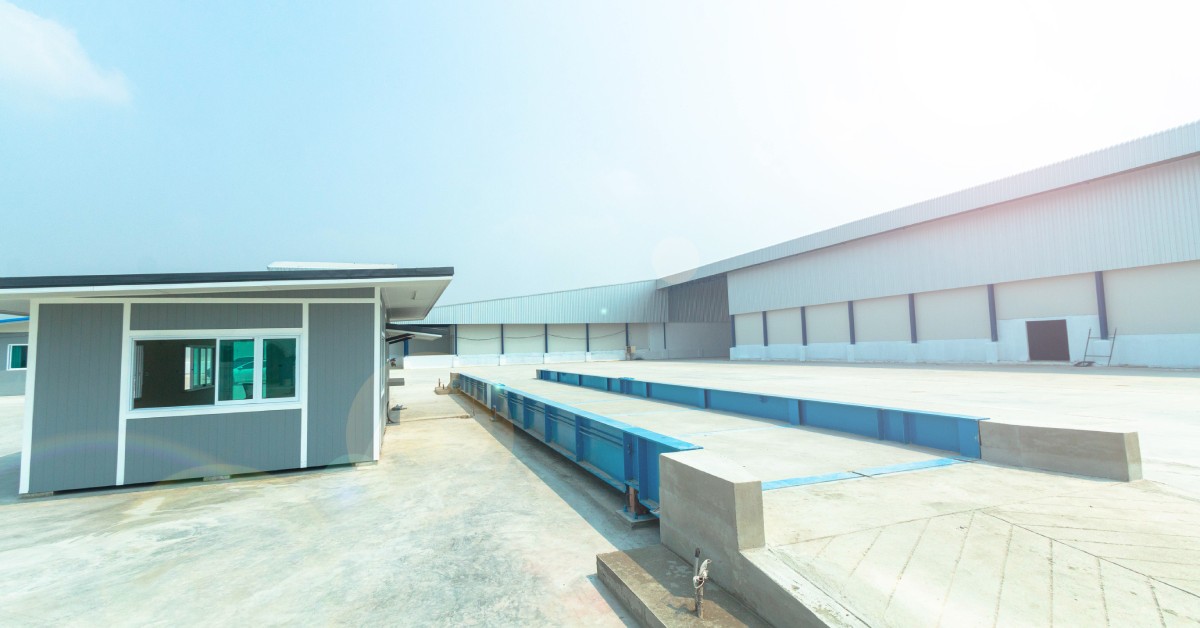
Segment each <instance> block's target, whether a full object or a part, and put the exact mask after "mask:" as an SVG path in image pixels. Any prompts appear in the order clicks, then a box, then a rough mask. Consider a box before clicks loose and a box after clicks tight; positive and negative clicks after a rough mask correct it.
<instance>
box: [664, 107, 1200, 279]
mask: <svg viewBox="0 0 1200 628" xmlns="http://www.w3.org/2000/svg"><path fill="white" fill-rule="evenodd" d="M1197 153H1200V121H1197V122H1193V123H1191V124H1185V125H1183V126H1179V127H1176V128H1173V129H1169V130H1166V131H1163V132H1160V133H1155V134H1153V135H1149V136H1146V137H1143V138H1139V139H1136V140H1132V141H1129V142H1125V143H1123V144H1118V145H1116V146H1112V147H1109V148H1105V149H1102V150H1098V151H1095V152H1092V153H1088V154H1086V155H1081V156H1079V157H1073V158H1071V159H1067V160H1065V161H1060V162H1058V163H1054V164H1051V165H1048V166H1043V167H1041V168H1036V169H1034V170H1030V171H1028V172H1023V173H1021V174H1017V175H1013V176H1010V177H1006V178H1003V179H999V180H997V181H993V182H991V183H985V184H983V185H979V186H976V187H972V188H968V189H966V190H962V191H960V192H955V193H953V194H948V195H946V196H941V197H938V198H935V199H931V200H928V201H924V202H921V203H917V204H915V205H909V206H907V207H902V208H900V209H895V210H892V211H889V212H886V213H883V214H879V215H877V216H871V217H868V218H863V219H862V220H856V221H854V222H850V223H847V224H844V225H841V226H838V227H834V228H832V229H827V230H825V231H820V232H818V233H814V234H810V235H806V236H803V237H800V238H796V239H794V240H788V241H787V242H781V243H779V244H775V245H772V246H768V247H766V248H762V249H758V250H756V251H750V252H749V253H743V254H741V255H736V256H734V257H730V258H728V259H724V260H721V261H718V262H713V263H711V264H705V265H703V266H700V267H698V268H695V269H692V270H688V271H683V272H680V273H676V274H674V275H669V276H667V277H663V278H661V279H659V280H658V285H659V287H666V286H672V285H676V284H680V283H684V282H687V281H692V280H695V279H700V278H703V277H710V276H712V275H718V274H721V273H727V272H730V271H733V270H738V269H742V268H746V267H748V266H754V265H757V264H764V263H766V262H772V261H775V260H778V259H782V258H785V257H791V256H793V255H799V254H801V253H807V252H809V251H814V250H816V249H822V248H826V247H830V246H833V245H836V244H841V243H844V242H849V241H851V240H857V239H859V238H865V237H867V236H872V235H877V234H880V233H885V232H887V231H892V230H895V229H902V228H904V227H909V226H912V225H915V224H918V223H922V222H927V221H930V220H936V219H938V218H945V217H947V216H952V215H954V214H960V213H963V212H968V211H971V210H974V209H981V208H984V207H988V206H990V205H995V204H998V203H1003V202H1006V201H1012V200H1016V199H1019V198H1024V197H1027V196H1031V195H1034V194H1040V193H1043V192H1048V191H1051V190H1055V189H1059V188H1063V187H1066V186H1070V185H1075V184H1079V183H1083V182H1086V181H1093V180H1095V179H1100V178H1103V177H1108V176H1112V175H1114V174H1119V173H1122V172H1127V171H1130V170H1135V169H1138V168H1144V167H1146V166H1150V165H1153V164H1156V163H1161V162H1164V161H1170V160H1174V159H1180V158H1183V157H1187V156H1189V155H1194V154H1197Z"/></svg>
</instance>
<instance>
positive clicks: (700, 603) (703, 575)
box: [692, 547, 712, 619]
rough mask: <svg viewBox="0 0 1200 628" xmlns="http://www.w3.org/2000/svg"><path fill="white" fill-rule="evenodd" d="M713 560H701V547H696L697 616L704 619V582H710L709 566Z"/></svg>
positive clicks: (693, 574)
mask: <svg viewBox="0 0 1200 628" xmlns="http://www.w3.org/2000/svg"><path fill="white" fill-rule="evenodd" d="M711 563H712V560H710V559H707V558H705V559H704V562H700V548H699V547H697V548H696V561H695V563H693V566H692V587H693V588H695V589H696V617H698V618H700V619H704V583H705V582H708V566H709V565H710V564H711Z"/></svg>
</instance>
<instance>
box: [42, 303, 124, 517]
mask: <svg viewBox="0 0 1200 628" xmlns="http://www.w3.org/2000/svg"><path fill="white" fill-rule="evenodd" d="M122 309H123V308H122V306H121V305H120V304H95V305H91V304H89V305H42V306H41V307H40V308H39V312H38V314H37V325H38V337H37V346H36V347H35V348H34V351H35V352H36V354H37V356H36V360H37V364H36V369H37V370H36V375H35V379H34V399H35V400H36V402H35V403H34V406H33V433H32V450H31V451H30V456H29V491H30V492H32V493H41V492H46V491H60V490H65V489H74V488H91V487H95V486H111V485H113V484H115V483H116V481H117V430H118V426H119V421H120V419H119V414H120V413H119V410H120V408H119V406H120V392H121V381H120V380H121V327H122Z"/></svg>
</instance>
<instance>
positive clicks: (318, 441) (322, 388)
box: [308, 303, 378, 466]
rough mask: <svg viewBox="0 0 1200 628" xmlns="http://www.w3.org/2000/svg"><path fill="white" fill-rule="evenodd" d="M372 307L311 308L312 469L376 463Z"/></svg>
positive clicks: (313, 306)
mask: <svg viewBox="0 0 1200 628" xmlns="http://www.w3.org/2000/svg"><path fill="white" fill-rule="evenodd" d="M374 307H375V306H374V305H373V304H370V303H347V304H319V303H314V304H312V305H310V306H309V356H308V360H309V382H308V385H309V393H308V404H309V406H308V430H309V435H308V464H309V466H322V465H329V464H342V463H347V462H361V461H367V460H372V459H374V451H373V449H374V436H375V434H374V424H373V423H372V421H373V420H374V419H375V417H374V401H375V400H374V397H373V396H372V395H374V394H376V393H377V391H375V390H374V387H373V386H372V385H371V382H372V380H373V377H374V371H375V364H374V360H375V345H374V343H375V342H377V335H378V332H377V331H376V330H375V314H374Z"/></svg>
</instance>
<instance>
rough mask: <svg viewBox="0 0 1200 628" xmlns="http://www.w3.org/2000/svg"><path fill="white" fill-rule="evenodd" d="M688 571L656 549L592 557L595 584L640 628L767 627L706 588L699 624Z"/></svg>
mask: <svg viewBox="0 0 1200 628" xmlns="http://www.w3.org/2000/svg"><path fill="white" fill-rule="evenodd" d="M692 569H693V568H692V566H691V565H689V564H687V562H686V561H684V560H683V559H681V558H679V557H678V556H676V555H675V554H674V553H672V552H671V551H670V550H668V549H667V548H665V547H663V546H661V545H654V546H651V547H643V548H639V549H635V550H629V551H625V552H611V553H608V554H600V555H599V556H597V557H596V575H597V576H598V577H599V578H600V582H602V583H604V586H606V587H608V590H609V591H611V592H612V593H613V594H614V595H616V597H617V599H619V600H621V604H622V605H623V606H624V607H625V609H626V610H628V611H629V612H630V614H631V615H633V616H634V618H636V619H637V621H638V623H639V624H641V625H642V626H662V627H664V628H665V627H668V626H672V627H673V626H722V627H724V626H729V627H734V626H750V627H762V628H768V627H769V626H770V624H768V623H767V622H765V621H763V620H762V618H760V617H759V616H758V615H755V614H754V612H753V611H751V610H750V609H748V608H746V606H745V605H744V604H742V603H741V602H740V601H738V600H737V599H736V598H734V597H733V596H731V595H729V594H728V593H726V592H725V590H724V589H722V588H721V587H720V586H719V585H717V584H715V583H711V582H710V583H709V584H707V585H705V587H704V618H703V619H701V618H699V617H696V615H695V613H694V609H695V598H694V593H693V588H692V582H691V581H692Z"/></svg>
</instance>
